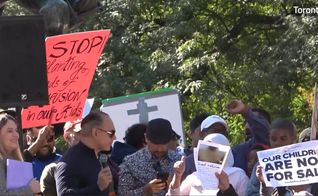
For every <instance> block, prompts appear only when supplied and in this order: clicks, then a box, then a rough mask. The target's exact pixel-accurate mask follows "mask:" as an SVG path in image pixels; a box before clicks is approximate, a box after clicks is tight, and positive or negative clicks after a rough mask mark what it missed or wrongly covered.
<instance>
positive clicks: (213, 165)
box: [194, 140, 231, 190]
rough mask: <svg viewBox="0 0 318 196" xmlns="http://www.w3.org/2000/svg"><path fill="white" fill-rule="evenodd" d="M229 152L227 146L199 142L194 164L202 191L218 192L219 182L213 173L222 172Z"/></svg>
mask: <svg viewBox="0 0 318 196" xmlns="http://www.w3.org/2000/svg"><path fill="white" fill-rule="evenodd" d="M230 150H231V148H230V147H229V146H223V145H219V144H215V143H211V142H204V141H202V140H200V141H199V144H198V148H197V149H196V151H197V152H196V153H195V154H194V156H195V157H194V160H195V161H194V162H195V164H196V168H197V172H198V174H199V179H200V181H201V186H202V188H203V189H204V190H218V186H219V180H218V179H217V178H216V176H215V172H218V173H220V172H221V171H222V170H223V168H224V164H225V162H226V159H227V157H228V154H229V151H230Z"/></svg>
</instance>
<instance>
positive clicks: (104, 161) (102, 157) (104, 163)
mask: <svg viewBox="0 0 318 196" xmlns="http://www.w3.org/2000/svg"><path fill="white" fill-rule="evenodd" d="M107 160H108V156H107V155H105V154H101V155H100V156H99V161H100V164H102V166H103V168H105V167H108V165H107Z"/></svg>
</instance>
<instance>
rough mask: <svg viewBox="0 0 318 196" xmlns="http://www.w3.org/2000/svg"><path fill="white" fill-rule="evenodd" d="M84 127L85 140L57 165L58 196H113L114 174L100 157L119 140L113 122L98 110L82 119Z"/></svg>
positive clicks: (83, 137)
mask: <svg viewBox="0 0 318 196" xmlns="http://www.w3.org/2000/svg"><path fill="white" fill-rule="evenodd" d="M81 128H82V131H81V132H82V138H81V141H80V142H79V143H78V144H77V145H75V146H74V147H72V148H70V149H69V150H68V151H67V152H66V154H65V155H64V156H63V158H62V159H61V161H60V163H59V164H58V165H57V168H56V175H55V180H56V187H57V195H58V196H68V195H70V196H71V195H72V196H75V195H109V185H110V184H112V181H113V179H112V174H111V172H110V169H109V167H105V168H103V165H102V164H101V162H100V160H99V159H98V158H97V157H98V153H99V152H101V151H109V150H110V149H111V145H112V143H113V141H114V140H116V135H115V133H116V131H115V128H114V125H113V122H112V120H111V118H110V117H109V116H108V115H107V114H106V113H103V112H100V111H94V112H91V113H90V114H88V115H87V116H86V117H85V118H84V119H83V120H82V123H81Z"/></svg>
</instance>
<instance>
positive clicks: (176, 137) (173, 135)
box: [171, 131, 181, 141]
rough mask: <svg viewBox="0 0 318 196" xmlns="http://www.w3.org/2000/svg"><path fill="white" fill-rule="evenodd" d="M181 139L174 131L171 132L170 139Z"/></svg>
mask: <svg viewBox="0 0 318 196" xmlns="http://www.w3.org/2000/svg"><path fill="white" fill-rule="evenodd" d="M180 138H181V136H180V135H178V134H177V133H176V132H175V131H173V132H172V139H171V140H173V141H176V140H179V139H180Z"/></svg>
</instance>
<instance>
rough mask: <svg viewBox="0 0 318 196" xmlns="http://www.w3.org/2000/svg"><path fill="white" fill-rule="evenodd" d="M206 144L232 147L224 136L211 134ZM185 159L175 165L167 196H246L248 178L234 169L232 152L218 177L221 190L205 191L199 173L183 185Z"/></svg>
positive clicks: (188, 177) (205, 139) (195, 173)
mask: <svg viewBox="0 0 318 196" xmlns="http://www.w3.org/2000/svg"><path fill="white" fill-rule="evenodd" d="M204 141H206V142H212V143H216V144H220V145H224V146H230V143H229V141H228V140H227V139H226V137H225V136H224V135H222V134H218V133H214V134H209V135H208V136H206V137H205V138H204ZM184 160H185V159H184V158H182V159H181V161H178V162H176V163H175V165H174V176H173V179H172V181H171V184H170V187H169V190H168V193H167V195H166V196H179V195H183V196H197V195H218V196H229V195H231V196H241V195H245V194H246V189H247V185H248V181H249V179H248V177H247V176H246V174H245V172H244V171H243V170H242V169H240V168H237V167H233V164H234V158H233V154H232V152H231V151H230V152H229V154H228V157H227V159H226V161H225V165H224V169H223V171H222V172H221V173H220V174H218V173H216V174H215V175H216V177H217V178H218V180H219V190H204V189H203V187H202V185H201V181H200V178H199V174H198V172H194V173H192V174H190V175H189V176H187V178H186V179H185V180H184V181H183V182H182V183H181V177H182V175H183V172H184V171H185V161H184Z"/></svg>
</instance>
